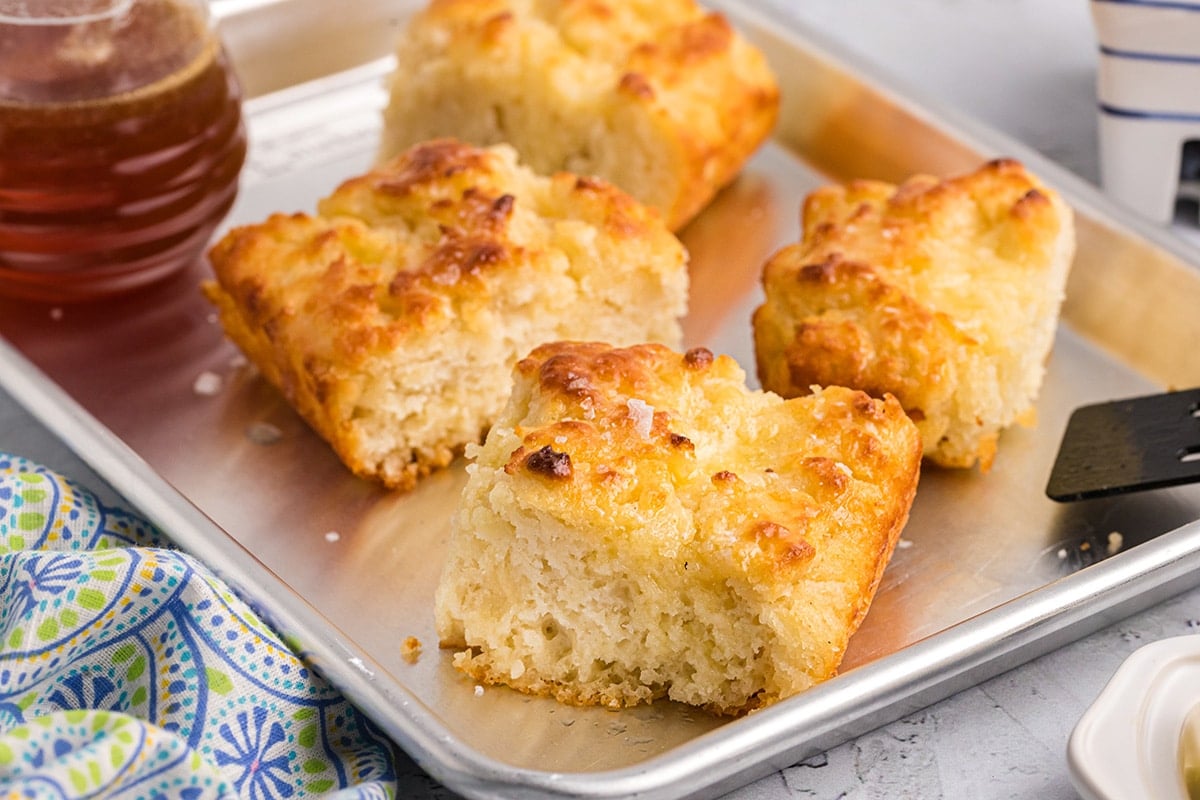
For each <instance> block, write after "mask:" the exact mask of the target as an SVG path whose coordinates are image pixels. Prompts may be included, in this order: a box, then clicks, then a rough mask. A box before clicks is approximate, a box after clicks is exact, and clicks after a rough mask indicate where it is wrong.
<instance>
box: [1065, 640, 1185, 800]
mask: <svg viewBox="0 0 1200 800" xmlns="http://www.w3.org/2000/svg"><path fill="white" fill-rule="evenodd" d="M1197 702H1200V635H1188V636H1177V637H1173V638H1170V639H1163V640H1161V641H1158V642H1155V643H1154V644H1149V645H1146V646H1145V647H1142V648H1140V649H1138V650H1136V651H1135V652H1134V653H1133V654H1132V655H1131V656H1129V658H1127V659H1126V660H1125V661H1124V662H1123V663H1122V664H1121V666H1120V667H1119V668H1118V669H1117V671H1116V673H1114V674H1113V677H1112V679H1111V680H1109V682H1108V684H1107V685H1106V686H1105V687H1104V689H1103V690H1102V691H1101V692H1100V694H1099V696H1097V698H1096V700H1095V701H1094V702H1093V703H1092V705H1091V706H1090V707H1089V708H1088V710H1087V711H1086V712H1084V714H1083V716H1082V717H1081V718H1080V720H1079V722H1078V724H1077V725H1076V726H1075V729H1074V731H1072V733H1071V738H1070V740H1069V742H1068V744H1067V764H1068V767H1069V768H1070V774H1071V781H1072V783H1074V785H1075V789H1076V790H1077V791H1078V792H1079V794H1080V795H1081V796H1082V797H1083V798H1084V799H1085V800H1145V798H1157V799H1158V800H1175V798H1179V800H1186V798H1187V793H1186V791H1185V789H1184V786H1183V779H1182V777H1181V776H1180V773H1179V766H1178V764H1179V735H1180V732H1181V731H1182V728H1183V721H1184V718H1185V717H1186V716H1187V713H1188V711H1190V710H1191V708H1192V707H1193V706H1194V705H1195V704H1196V703H1197Z"/></svg>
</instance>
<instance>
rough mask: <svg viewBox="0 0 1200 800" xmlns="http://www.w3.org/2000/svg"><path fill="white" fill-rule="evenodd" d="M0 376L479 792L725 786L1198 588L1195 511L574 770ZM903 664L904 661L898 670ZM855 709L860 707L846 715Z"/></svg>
mask: <svg viewBox="0 0 1200 800" xmlns="http://www.w3.org/2000/svg"><path fill="white" fill-rule="evenodd" d="M709 5H710V6H712V7H714V8H716V9H718V10H722V11H725V12H726V13H728V14H729V15H730V16H731V18H733V19H734V20H735V24H738V25H754V26H758V27H760V28H764V27H765V28H773V29H774V30H775V33H776V35H778V36H780V37H781V38H784V39H787V40H789V41H790V42H791V44H792V45H793V46H794V47H796V48H803V49H805V50H808V51H813V52H817V53H820V54H821V55H822V56H823V57H824V58H827V59H828V60H829V61H831V62H833V63H836V64H839V65H841V66H842V67H843V68H845V69H846V70H847V71H848V72H851V73H853V74H854V75H856V76H857V77H858V78H859V79H860V80H861V82H862V83H864V84H867V85H869V86H870V87H871V88H872V89H873V90H875V91H878V92H880V93H882V94H884V95H887V96H888V97H889V98H891V99H892V100H893V101H894V102H895V103H896V105H898V106H900V107H903V108H905V109H906V110H908V111H910V112H911V113H914V114H916V115H917V116H920V117H925V118H932V119H934V120H936V123H935V124H936V127H937V128H938V129H940V130H941V131H943V132H945V133H947V134H949V135H951V136H953V137H954V138H955V139H957V140H959V141H961V142H963V143H964V144H965V145H967V146H968V147H971V148H972V149H974V150H976V151H977V152H980V153H984V154H986V153H1005V154H1009V155H1013V156H1014V157H1016V158H1018V159H1021V160H1022V161H1024V162H1025V163H1026V164H1027V165H1028V166H1029V167H1030V168H1031V169H1032V170H1033V171H1035V172H1037V173H1039V174H1041V175H1042V176H1043V177H1044V178H1045V179H1046V180H1047V181H1048V182H1049V183H1051V184H1053V185H1055V186H1056V188H1058V189H1059V190H1060V191H1061V192H1062V194H1063V195H1064V197H1065V198H1066V199H1067V200H1068V201H1069V202H1070V203H1071V204H1072V206H1074V207H1075V208H1076V210H1077V211H1079V212H1083V213H1086V214H1088V215H1090V216H1092V217H1096V218H1099V219H1100V220H1102V221H1103V222H1104V223H1105V224H1107V225H1110V226H1111V227H1114V228H1118V229H1124V230H1126V231H1129V232H1131V233H1132V234H1133V235H1134V236H1136V237H1137V238H1139V239H1142V240H1144V241H1146V242H1148V243H1150V244H1153V245H1154V246H1156V247H1158V248H1160V249H1162V250H1164V251H1166V252H1168V253H1170V254H1172V255H1174V256H1175V257H1177V258H1178V259H1180V260H1182V261H1185V262H1193V263H1194V262H1196V261H1197V260H1200V259H1198V255H1200V253H1198V252H1197V251H1195V250H1194V249H1193V248H1191V247H1190V246H1188V245H1187V243H1185V242H1183V241H1181V240H1178V239H1176V238H1175V237H1173V236H1170V235H1169V234H1168V233H1167V232H1166V231H1163V230H1161V229H1158V228H1155V227H1154V226H1152V225H1150V224H1149V223H1146V222H1143V221H1141V220H1139V219H1136V218H1133V217H1131V216H1129V215H1128V214H1127V213H1126V212H1124V211H1123V210H1121V209H1120V208H1118V207H1117V206H1116V205H1115V204H1114V203H1113V202H1112V201H1111V200H1109V199H1108V198H1107V197H1105V196H1104V195H1103V194H1102V193H1100V192H1099V190H1097V189H1096V188H1095V187H1093V186H1092V185H1091V184H1089V183H1087V182H1086V181H1084V180H1083V179H1082V178H1080V177H1078V176H1076V175H1074V174H1073V173H1070V172H1069V171H1068V170H1066V169H1065V168H1063V167H1061V166H1059V165H1058V164H1056V163H1055V162H1052V161H1050V160H1049V159H1048V158H1045V157H1043V156H1041V155H1040V154H1039V153H1037V152H1036V151H1034V150H1033V149H1032V148H1029V147H1027V146H1025V145H1024V144H1022V143H1020V142H1017V141H1015V140H1012V139H1010V138H1008V137H1006V136H1005V135H1003V134H1001V133H999V132H997V131H994V130H992V129H990V128H988V127H986V126H984V125H983V124H981V123H979V122H978V121H976V120H974V119H972V118H970V117H968V116H966V115H964V114H962V113H960V112H958V111H956V110H954V109H952V108H948V107H945V106H943V105H941V104H939V103H936V102H935V101H933V100H931V99H929V98H923V97H922V96H921V93H920V92H919V91H918V90H915V89H912V88H911V87H901V86H900V85H899V82H898V81H896V80H895V79H894V78H892V77H890V76H887V75H884V74H882V72H881V71H879V70H877V69H874V68H873V67H872V66H871V65H869V64H860V63H858V61H857V60H856V59H855V58H853V57H852V56H851V55H849V54H848V53H846V52H845V51H844V50H843V49H841V48H839V47H837V46H836V45H834V44H833V43H831V42H830V41H828V40H826V39H825V38H824V37H822V36H821V35H820V34H819V33H818V32H815V31H812V30H811V29H809V28H808V27H807V26H804V25H801V24H799V23H798V22H797V21H796V20H793V19H787V20H786V24H784V22H785V21H784V20H783V19H782V18H781V15H780V12H778V11H774V10H769V9H756V8H750V7H748V6H746V5H745V4H744V3H741V2H738V0H713V1H712V2H710V3H709ZM850 65H854V66H853V67H852V66H850ZM0 386H3V387H4V388H5V389H6V390H7V391H8V392H9V393H10V394H12V396H13V398H14V399H15V400H16V401H17V402H18V403H19V404H20V405H22V406H23V407H24V408H25V410H26V411H28V412H29V413H30V414H31V415H32V416H33V417H34V418H36V419H38V420H39V422H41V423H42V424H43V425H44V426H45V427H46V428H47V429H48V430H49V431H50V432H51V433H53V434H54V435H55V436H57V437H58V438H59V439H60V440H61V441H62V443H63V444H64V445H66V446H67V447H68V448H69V449H71V450H72V451H73V452H74V453H75V454H76V455H77V456H78V457H79V458H80V459H81V460H82V461H83V462H84V463H86V464H87V465H88V466H90V467H91V468H92V469H93V470H94V471H95V472H96V473H97V474H98V475H99V476H100V477H101V478H103V479H104V480H106V481H107V482H108V483H109V484H110V485H111V486H112V487H113V488H114V489H115V490H116V491H117V492H118V493H119V494H121V495H122V496H123V497H124V498H125V499H126V500H127V501H128V502H130V503H131V504H133V505H134V507H136V508H138V509H139V510H140V511H141V512H142V513H144V514H146V516H147V517H148V518H149V519H151V520H152V521H153V522H154V523H155V524H157V525H158V526H159V527H161V528H162V529H163V530H165V531H169V532H170V538H171V539H172V540H173V541H175V542H176V543H177V544H178V545H179V546H180V547H182V548H184V549H187V550H189V551H190V552H192V553H193V554H194V555H195V556H196V557H198V558H200V559H201V560H203V561H205V562H207V563H208V564H210V566H212V567H213V568H214V569H215V570H216V572H217V574H218V575H220V576H221V577H222V578H223V579H224V580H226V581H227V582H228V583H229V584H230V585H231V586H233V587H235V588H236V589H237V590H238V591H239V592H242V593H243V594H244V595H245V596H247V597H250V598H252V599H253V600H254V601H255V603H256V607H258V608H259V609H260V610H261V611H263V612H264V614H265V616H266V617H267V621H268V622H269V623H271V624H272V625H274V626H275V627H276V628H277V629H278V630H280V632H281V633H283V634H284V635H285V636H287V637H288V638H289V639H290V640H291V641H297V642H302V643H304V645H305V647H306V650H305V655H306V657H308V658H310V659H311V660H312V661H313V663H314V665H315V666H316V667H317V668H318V669H320V670H321V671H322V672H323V673H324V674H325V675H326V676H327V677H329V678H330V680H331V681H333V682H334V683H335V684H336V685H337V686H338V687H339V688H340V689H341V690H342V691H343V692H344V693H345V694H346V695H347V697H348V698H349V699H351V701H352V702H354V703H355V704H356V705H358V706H359V707H360V708H362V709H363V711H364V712H366V713H367V714H368V715H369V716H371V717H372V718H373V719H374V720H375V721H376V723H377V724H378V725H379V726H380V727H381V728H382V729H383V730H384V731H385V732H386V733H387V734H388V735H389V736H391V737H392V738H393V739H395V740H396V742H397V743H398V744H399V745H400V746H401V747H402V749H404V750H405V751H406V752H407V753H408V755H409V756H410V757H412V758H413V759H414V760H415V761H416V762H417V764H418V765H420V766H421V767H422V768H423V769H425V770H427V771H428V772H429V773H430V774H431V775H432V776H433V777H434V778H436V779H437V780H439V781H441V782H442V783H444V784H446V785H447V786H448V787H449V788H451V789H453V790H455V791H457V792H460V793H462V794H464V795H465V796H468V797H485V796H487V797H495V796H497V793H498V792H505V791H507V792H513V793H516V794H513V795H511V796H518V794H519V796H521V797H545V798H562V797H596V798H615V797H627V796H633V795H636V796H638V797H644V798H672V797H680V796H705V797H712V796H716V795H719V794H721V793H723V792H725V791H728V790H730V789H732V788H735V787H737V786H740V785H742V784H744V783H746V782H748V781H750V780H753V779H755V778H757V777H761V776H763V775H766V774H769V773H771V772H774V771H777V770H778V769H780V768H782V767H785V766H788V765H790V764H794V763H796V762H797V761H799V760H802V759H804V758H806V757H808V756H810V755H813V754H816V753H819V752H822V751H824V750H825V749H828V748H829V747H832V746H834V745H836V744H838V743H840V742H842V741H845V740H847V739H849V738H852V737H853V736H855V735H858V734H861V733H864V732H866V731H868V730H871V729H874V728H876V727H878V726H879V725H881V724H884V723H886V722H889V721H892V720H894V719H897V718H899V717H900V716H903V715H904V714H905V713H907V712H909V711H913V710H917V709H919V708H922V707H924V706H926V705H928V704H930V703H932V702H935V701H936V700H939V699H942V698H944V697H947V696H949V695H950V694H953V693H954V692H956V691H959V690H961V689H963V688H966V687H967V686H970V685H974V684H975V683H978V682H979V681H980V680H982V679H985V678H987V677H991V676H994V675H996V674H999V673H1000V672H1003V671H1004V670H1006V669H1009V668H1011V667H1013V666H1016V665H1017V664H1019V663H1022V662H1023V661H1026V660H1029V659H1031V658H1033V657H1036V656H1037V655H1040V654H1043V653H1045V652H1048V651H1049V650H1051V649H1053V648H1055V647H1057V646H1061V645H1062V644H1065V643H1066V642H1068V641H1071V640H1073V639H1076V638H1079V637H1080V636H1082V635H1084V634H1086V633H1088V632H1090V631H1092V630H1096V629H1098V628H1100V627H1102V626H1104V625H1106V624H1109V623H1111V622H1113V621H1115V620H1117V619H1119V618H1122V617H1124V616H1127V615H1129V614H1132V613H1134V612H1136V611H1138V610H1140V609H1142V608H1145V607H1148V606H1149V605H1152V604H1154V603H1156V602H1159V601H1161V600H1163V599H1166V598H1167V597H1170V596H1172V595H1174V594H1176V593H1178V592H1180V591H1183V590H1185V589H1187V588H1191V587H1192V586H1195V585H1197V584H1200V521H1196V522H1192V523H1189V524H1187V525H1184V526H1181V527H1180V528H1178V529H1176V530H1174V531H1171V532H1169V533H1166V534H1163V535H1160V536H1159V537H1157V538H1156V539H1154V540H1152V541H1149V542H1145V543H1143V544H1141V545H1139V546H1138V547H1137V548H1133V549H1131V550H1128V551H1125V552H1122V553H1118V554H1117V555H1115V556H1113V557H1112V558H1110V559H1107V560H1105V561H1103V562H1100V563H1098V564H1094V565H1092V566H1089V567H1087V568H1085V569H1084V570H1081V571H1080V572H1077V573H1075V574H1072V575H1069V576H1066V577H1064V578H1061V579H1059V580H1057V581H1054V582H1052V583H1050V584H1047V585H1046V586H1044V587H1042V588H1040V589H1037V590H1034V591H1032V592H1029V593H1026V594H1024V595H1022V596H1020V597H1017V598H1015V599H1013V600H1010V601H1008V602H1006V603H1003V604H1001V605H999V606H996V607H995V608H993V609H991V610H989V611H986V612H984V613H982V614H979V615H977V616H976V617H973V618H971V619H969V620H966V621H964V622H961V623H959V624H957V625H954V626H952V627H951V628H948V629H946V630H944V631H941V632H939V633H937V634H934V635H932V636H930V637H928V638H927V639H924V640H921V641H919V642H917V643H914V644H912V645H909V646H908V647H906V648H903V649H902V650H900V651H897V652H896V653H893V654H891V655H889V656H885V657H883V658H880V659H878V660H876V661H874V662H872V663H870V664H866V665H863V666H861V667H858V668H855V669H854V670H851V671H849V672H847V673H845V674H844V675H842V676H839V677H838V678H835V679H833V680H831V681H829V682H827V683H825V684H822V685H820V686H817V687H815V688H814V689H812V690H809V691H808V692H806V693H804V694H803V695H798V696H796V697H793V698H790V699H789V700H787V701H784V702H781V703H779V704H777V705H775V706H772V707H770V708H767V709H765V710H763V711H760V712H758V713H756V714H754V715H752V716H751V717H747V718H743V719H739V720H734V721H731V722H729V723H726V724H725V725H723V726H722V727H720V728H717V729H715V730H713V731H710V732H708V733H706V734H702V735H701V736H698V737H696V738H695V739H693V740H691V741H689V742H687V743H685V744H683V745H679V746H677V747H675V748H673V749H671V750H668V751H666V752H664V753H661V754H659V755H656V756H653V757H651V758H648V759H646V760H645V761H642V762H639V763H637V764H635V765H632V766H630V767H624V768H620V769H615V770H606V771H597V772H574V773H561V772H550V771H542V770H535V769H528V768H521V767H513V766H510V765H507V764H503V763H501V762H498V761H496V760H494V759H491V758H489V757H486V756H483V755H481V754H479V753H476V752H475V751H474V750H472V749H471V748H470V747H468V746H466V745H464V744H463V743H461V742H460V741H458V740H457V739H455V738H454V736H453V735H452V734H448V733H447V732H446V731H445V730H444V729H442V728H441V726H440V723H438V722H437V720H436V718H435V716H434V715H433V714H431V713H430V712H429V711H428V709H426V708H425V706H424V705H423V702H422V701H421V700H420V698H417V697H414V696H412V693H411V692H409V691H408V690H406V689H405V688H404V687H402V686H399V685H398V684H393V683H391V682H388V681H382V680H380V679H379V677H378V676H379V675H380V674H381V673H383V672H384V670H382V668H380V667H379V665H378V664H377V663H375V662H374V661H373V660H372V659H371V658H370V657H369V655H368V654H366V653H364V652H361V651H359V650H358V649H357V648H356V647H355V646H354V643H353V642H352V641H350V640H349V638H348V637H346V636H345V635H344V634H342V633H341V631H339V630H338V629H337V627H336V626H335V625H334V624H333V623H332V622H331V621H330V620H328V619H327V618H326V617H324V616H323V615H322V614H321V613H320V612H319V611H318V610H317V609H316V608H315V607H313V606H312V605H311V603H309V601H307V600H306V599H304V598H303V597H301V596H299V595H298V594H297V593H296V592H295V591H294V590H292V589H291V588H290V586H288V585H287V584H286V583H285V582H284V581H283V580H282V579H281V578H280V577H279V576H278V575H276V574H275V573H273V572H272V571H271V570H270V569H268V568H267V567H266V566H265V565H263V564H262V563H261V562H260V561H258V559H257V558H255V557H254V556H253V555H252V554H251V553H249V552H248V551H247V550H246V549H245V548H243V547H242V546H241V545H240V544H239V543H238V542H237V541H236V540H235V539H233V537H232V536H231V535H230V534H228V533H226V532H225V531H224V530H223V529H221V528H220V527H218V526H217V525H216V524H215V523H213V522H212V521H211V520H210V519H209V518H208V517H207V516H205V515H204V514H203V512H201V511H200V510H199V509H198V508H197V507H196V506H195V505H193V504H192V503H191V501H189V500H188V499H187V498H186V497H184V496H183V495H182V494H181V493H180V492H179V491H178V490H176V489H175V488H174V487H172V486H171V485H170V484H168V483H167V482H166V481H165V480H164V479H163V478H162V477H161V476H160V475H159V474H158V473H157V472H156V471H155V470H153V469H152V468H151V467H150V466H149V465H148V464H147V463H146V462H145V461H144V460H142V459H141V457H140V456H138V454H137V453H136V452H135V451H133V450H132V449H131V448H130V447H129V446H127V445H126V444H125V443H124V442H123V441H122V440H120V439H119V438H118V437H117V436H115V435H114V434H112V433H111V432H110V431H109V430H108V429H107V428H106V427H105V426H104V425H103V424H101V423H100V422H99V421H98V420H96V419H95V418H94V417H92V416H91V414H90V413H89V412H88V411H87V410H86V409H84V408H83V407H82V405H81V404H79V403H78V402H77V401H76V400H75V399H74V398H72V397H71V396H70V395H68V394H67V393H66V392H65V391H64V390H62V389H61V388H60V387H59V386H57V384H55V383H54V382H53V381H52V380H50V379H49V378H48V377H46V376H45V375H44V374H43V373H41V371H40V370H39V369H38V368H37V367H36V366H35V365H33V364H32V363H31V362H30V361H29V360H28V359H26V358H25V357H24V356H23V355H22V354H20V353H19V352H18V351H17V350H16V349H15V348H14V347H12V346H11V345H10V344H9V343H8V342H7V341H6V340H4V339H3V338H2V337H0ZM897 664H903V665H905V666H906V669H905V670H897V669H896V665H897ZM850 706H852V707H853V709H854V710H855V713H854V714H853V715H851V716H850V717H849V718H847V715H846V710H847V708H848V707H850ZM863 709H866V711H864V710H863ZM868 717H869V719H868Z"/></svg>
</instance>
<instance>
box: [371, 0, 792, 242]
mask: <svg viewBox="0 0 1200 800" xmlns="http://www.w3.org/2000/svg"><path fill="white" fill-rule="evenodd" d="M396 59H397V66H396V69H395V71H394V73H393V75H392V77H391V80H390V89H389V91H390V100H389V103H388V106H387V108H386V111H385V113H384V131H383V138H382V145H381V151H380V152H381V155H382V156H383V157H385V158H386V157H390V156H391V155H393V154H395V153H397V152H399V151H401V150H403V149H405V148H407V147H409V146H411V145H412V144H414V143H416V142H420V141H423V140H426V139H432V138H437V137H443V136H451V137H455V138H459V139H462V140H465V141H470V142H472V143H475V144H481V145H487V144H493V143H497V142H508V143H510V144H512V145H513V146H514V147H516V148H517V150H518V151H519V152H520V154H521V158H522V160H524V161H525V162H526V163H528V164H529V165H530V166H531V167H533V168H534V169H536V170H538V171H539V172H543V173H552V172H555V171H558V170H565V171H568V172H572V173H575V174H578V175H597V176H599V177H602V178H604V179H606V180H608V181H610V182H612V183H614V184H616V185H617V186H619V187H621V188H622V189H624V190H625V191H627V192H629V193H630V194H632V195H633V196H634V197H636V198H637V199H639V200H640V201H642V202H643V203H645V204H647V205H650V206H652V207H654V208H656V209H658V210H659V211H660V212H661V213H662V215H663V218H664V219H665V220H666V221H667V225H668V226H669V227H670V228H671V229H672V230H678V229H679V228H680V227H682V226H683V225H684V224H685V223H686V222H687V221H688V220H690V219H691V218H692V217H693V216H695V214H696V213H697V212H698V211H699V210H700V209H701V208H703V207H704V206H705V205H706V204H707V203H708V202H709V201H710V200H711V199H712V197H713V195H714V194H715V193H716V191H717V190H718V189H720V188H721V187H722V186H724V185H725V184H727V183H729V182H730V181H731V180H732V179H733V178H734V177H735V176H736V175H737V173H738V171H739V170H740V169H741V168H742V165H743V164H744V162H745V161H746V159H747V158H749V156H750V155H751V154H752V153H753V152H754V151H755V150H756V149H757V148H758V146H759V145H760V144H761V143H762V142H763V141H764V140H765V139H766V138H767V137H768V136H769V135H770V132H771V130H772V129H773V127H774V125H775V120H776V116H777V114H778V106H779V90H778V86H777V83H776V80H775V77H774V75H773V74H772V73H771V71H770V67H769V66H768V65H767V63H766V60H765V59H764V57H763V56H762V54H761V53H760V52H759V51H758V50H757V49H755V48H754V47H753V46H752V45H751V44H749V43H748V42H747V41H746V40H745V39H744V38H743V37H742V36H741V35H740V34H739V33H738V32H737V31H736V30H735V29H734V28H733V27H732V26H731V25H730V23H729V22H728V20H726V18H725V17H723V16H722V15H720V14H716V13H708V12H706V11H704V10H703V9H702V8H700V7H699V6H697V5H696V4H695V3H694V2H693V0H652V1H651V0H635V1H633V2H617V0H589V1H588V2H565V1H564V2H556V1H554V0H552V1H551V2H534V1H533V0H433V2H431V3H430V4H429V5H428V6H427V7H426V8H424V10H422V11H421V12H419V13H418V14H417V15H416V16H415V17H414V18H413V19H412V20H411V21H410V23H409V25H408V27H407V29H406V30H405V32H404V33H403V35H402V36H401V38H400V40H399V43H398V45H397V50H396Z"/></svg>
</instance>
